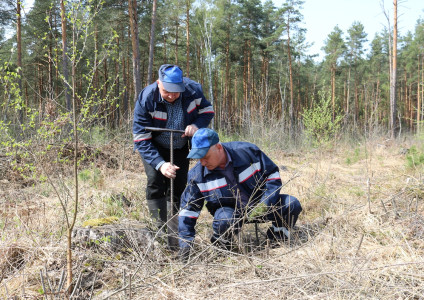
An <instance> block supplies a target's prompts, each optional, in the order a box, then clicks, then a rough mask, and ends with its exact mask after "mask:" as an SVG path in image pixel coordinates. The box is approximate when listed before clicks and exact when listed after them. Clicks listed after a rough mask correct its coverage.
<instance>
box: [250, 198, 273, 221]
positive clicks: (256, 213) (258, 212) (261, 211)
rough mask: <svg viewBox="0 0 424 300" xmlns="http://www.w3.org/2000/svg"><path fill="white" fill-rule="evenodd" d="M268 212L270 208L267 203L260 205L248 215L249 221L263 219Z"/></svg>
mask: <svg viewBox="0 0 424 300" xmlns="http://www.w3.org/2000/svg"><path fill="white" fill-rule="evenodd" d="M267 211H268V206H267V205H266V204H265V203H262V202H261V203H258V204H257V205H256V206H255V207H254V208H253V209H252V210H251V211H250V213H249V214H248V216H247V220H248V221H252V220H254V219H255V218H257V217H262V216H264V215H265V214H266V212H267Z"/></svg>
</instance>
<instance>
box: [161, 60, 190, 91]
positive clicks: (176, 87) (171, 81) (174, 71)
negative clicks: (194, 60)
mask: <svg viewBox="0 0 424 300" xmlns="http://www.w3.org/2000/svg"><path fill="white" fill-rule="evenodd" d="M159 80H160V81H162V84H163V87H164V89H165V90H166V91H167V92H171V93H181V92H184V91H185V86H184V82H183V71H182V70H181V69H180V67H178V66H176V65H170V64H166V65H161V66H160V68H159Z"/></svg>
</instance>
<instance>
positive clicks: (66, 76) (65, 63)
mask: <svg viewBox="0 0 424 300" xmlns="http://www.w3.org/2000/svg"><path fill="white" fill-rule="evenodd" d="M60 17H61V20H62V69H63V77H64V79H65V99H66V109H67V110H68V111H71V106H72V103H71V91H70V86H69V70H68V55H67V52H68V44H67V43H68V42H67V38H66V11H65V0H61V1H60Z"/></svg>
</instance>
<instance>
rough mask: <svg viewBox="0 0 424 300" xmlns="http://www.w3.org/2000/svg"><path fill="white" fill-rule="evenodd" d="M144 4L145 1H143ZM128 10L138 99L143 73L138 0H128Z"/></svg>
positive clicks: (135, 90)
mask: <svg viewBox="0 0 424 300" xmlns="http://www.w3.org/2000/svg"><path fill="white" fill-rule="evenodd" d="M141 5H143V1H141ZM128 12H129V14H128V15H129V18H130V27H131V44H132V51H133V60H132V61H133V81H134V101H137V97H138V94H139V93H140V91H141V74H140V46H139V37H138V22H137V19H138V17H137V0H128Z"/></svg>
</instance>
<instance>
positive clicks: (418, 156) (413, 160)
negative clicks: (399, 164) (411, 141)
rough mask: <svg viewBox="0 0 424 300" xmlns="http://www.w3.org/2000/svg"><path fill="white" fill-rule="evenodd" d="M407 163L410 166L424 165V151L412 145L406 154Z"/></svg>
mask: <svg viewBox="0 0 424 300" xmlns="http://www.w3.org/2000/svg"><path fill="white" fill-rule="evenodd" d="M406 165H407V167H408V168H417V167H418V166H421V165H424V152H423V151H420V150H419V149H417V147H415V146H412V147H411V148H410V149H409V151H408V154H407V155H406Z"/></svg>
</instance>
